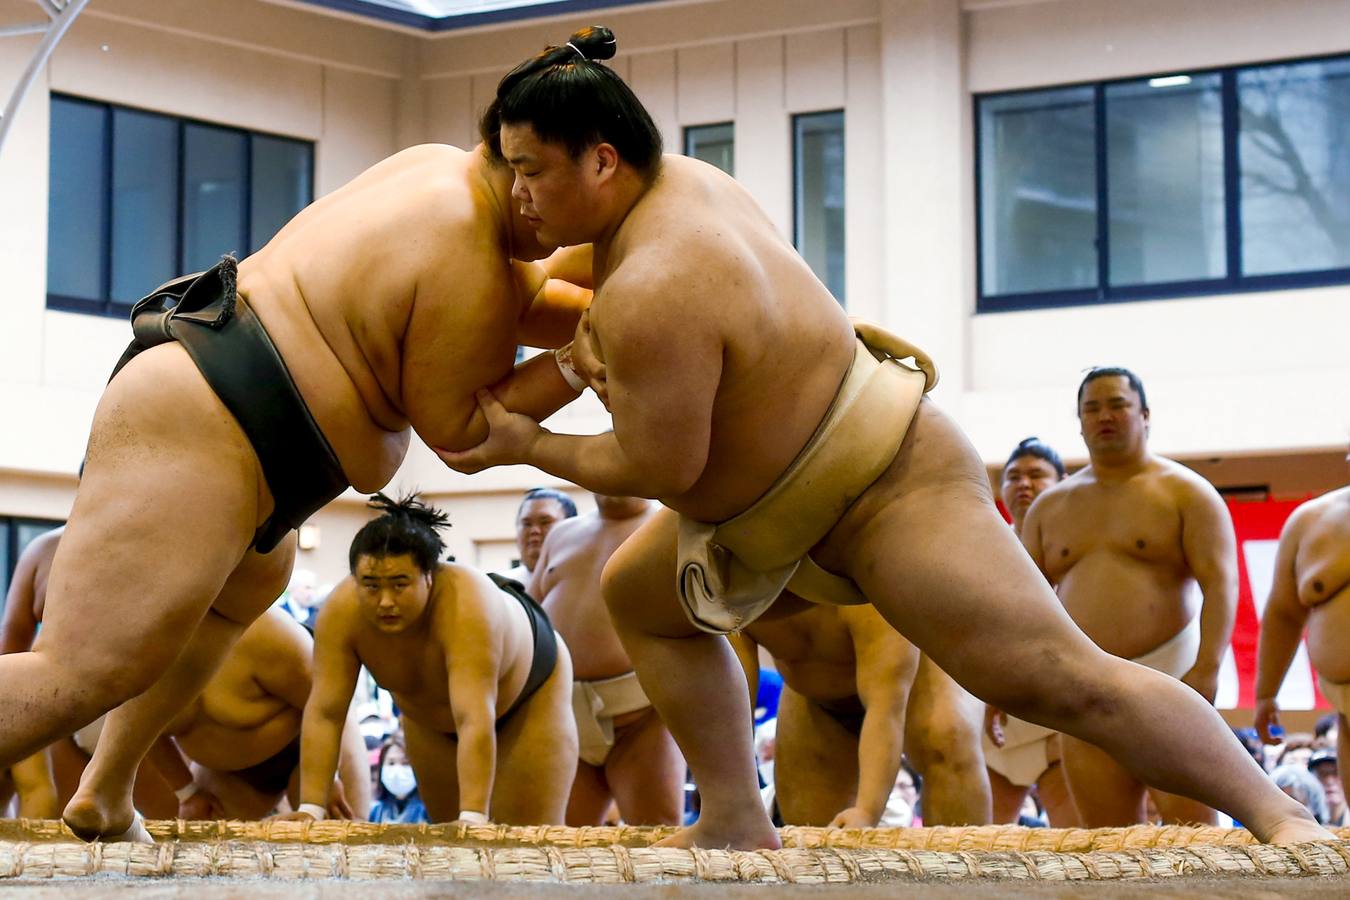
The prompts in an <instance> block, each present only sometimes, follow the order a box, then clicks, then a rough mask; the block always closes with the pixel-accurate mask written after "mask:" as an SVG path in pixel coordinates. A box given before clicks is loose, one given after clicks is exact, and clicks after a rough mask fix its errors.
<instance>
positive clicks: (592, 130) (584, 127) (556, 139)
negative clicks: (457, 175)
mask: <svg viewBox="0 0 1350 900" xmlns="http://www.w3.org/2000/svg"><path fill="white" fill-rule="evenodd" d="M618 49H619V46H618V42H617V41H615V39H614V32H612V31H610V30H609V29H608V28H605V27H604V26H603V25H594V26H591V27H590V28H583V29H581V30H580V31H578V32H576V33H575V34H573V35H572V37H571V38H570V39H569V40H568V41H566V42H565V43H564V44H562V45H561V46H558V47H548V48H546V49H545V50H544V51H543V52H542V53H540V54H538V55H537V56H534V57H532V58H530V59H527V60H526V61H525V62H523V63H521V64H520V65H518V66H516V67H515V68H514V69H512V70H511V71H510V72H508V73H507V74H506V77H505V78H503V79H502V80H501V82H500V83H499V84H498V85H497V96H496V97H495V98H494V99H493V101H492V103H491V104H490V105H489V106H488V108H487V110H486V111H485V112H484V113H483V117H482V119H481V120H480V121H479V131H480V133H481V135H482V138H483V143H484V144H485V145H486V146H487V149H488V152H489V153H490V154H491V155H492V158H493V159H495V160H499V161H500V160H502V159H503V156H502V142H501V131H502V125H504V124H508V125H530V126H532V127H533V128H534V132H535V134H537V135H538V136H539V138H540V140H543V141H545V142H548V143H560V144H562V145H564V146H565V147H566V148H567V152H568V154H569V155H570V156H571V157H572V158H573V159H576V158H577V157H578V156H580V155H581V154H582V152H583V151H585V150H586V148H587V147H592V146H594V145H596V144H599V143H607V144H611V145H613V147H614V149H615V150H617V151H618V152H619V156H620V158H622V159H623V160H624V162H626V163H628V164H629V165H631V166H633V167H634V168H635V169H637V170H638V171H639V172H640V173H642V175H643V176H644V177H645V178H648V179H650V178H653V177H655V175H656V172H657V169H659V168H660V165H661V132H660V130H659V129H658V128H657V127H656V124H655V123H654V122H653V121H652V117H651V115H650V114H649V113H648V112H647V110H646V109H645V108H644V107H643V105H642V102H641V101H640V100H638V98H637V96H636V95H635V94H634V93H633V90H632V88H630V87H629V86H628V85H627V84H625V83H624V81H623V79H622V78H620V77H619V76H618V75H616V74H615V72H614V70H613V69H611V68H609V67H608V66H603V65H600V62H599V61H600V60H605V59H612V58H613V57H614V54H615V53H616V52H617V51H618Z"/></svg>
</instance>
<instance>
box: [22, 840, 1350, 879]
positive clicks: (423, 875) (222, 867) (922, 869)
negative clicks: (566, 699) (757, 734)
mask: <svg viewBox="0 0 1350 900" xmlns="http://www.w3.org/2000/svg"><path fill="white" fill-rule="evenodd" d="M1346 873H1350V846H1347V845H1346V844H1344V843H1340V842H1338V843H1332V844H1300V845H1295V846H1285V847H1274V846H1270V845H1267V844H1251V845H1247V846H1237V847H1232V846H1224V845H1218V844H1208V845H1206V844H1193V845H1191V846H1189V847H1185V848H1180V847H1174V848H1155V849H1140V850H1126V851H1114V852H1106V851H1096V852H1092V853H1081V854H1079V853H1051V852H1046V851H1031V852H1014V853H1004V852H984V853H974V852H970V851H961V852H954V853H953V852H942V851H935V850H864V849H859V850H840V849H834V848H821V849H815V850H808V849H803V848H787V849H784V850H775V851H754V852H749V851H736V850H678V849H673V848H666V847H633V848H630V847H624V846H621V845H620V846H609V847H560V846H557V845H554V844H543V845H536V846H521V847H515V848H508V847H463V846H428V845H422V844H416V843H405V844H400V845H389V844H354V845H349V844H336V843H329V844H297V843H292V844H267V843H261V842H257V843H249V842H244V841H218V842H213V843H184V842H178V841H172V842H167V843H162V844H99V843H95V844H75V843H64V842H62V843H31V842H18V843H15V842H0V879H4V878H27V879H35V878H71V877H88V876H93V875H121V876H131V877H165V876H181V877H209V876H215V877H221V876H224V877H235V878H241V877H243V878H265V879H276V880H295V879H346V880H352V881H369V880H375V879H399V880H437V881H510V882H549V883H568V884H635V883H651V882H667V883H668V882H679V881H705V882H709V881H710V882H760V883H770V884H783V883H789V884H848V883H854V882H859V881H867V882H876V881H881V880H887V879H893V878H910V879H915V878H917V879H943V880H946V879H969V878H995V879H1011V880H1035V881H1112V880H1118V879H1139V878H1175V877H1181V876H1186V875H1206V876H1211V877H1212V876H1227V877H1242V876H1248V877H1252V876H1267V877H1271V876H1274V877H1289V876H1300V875H1344V874H1346Z"/></svg>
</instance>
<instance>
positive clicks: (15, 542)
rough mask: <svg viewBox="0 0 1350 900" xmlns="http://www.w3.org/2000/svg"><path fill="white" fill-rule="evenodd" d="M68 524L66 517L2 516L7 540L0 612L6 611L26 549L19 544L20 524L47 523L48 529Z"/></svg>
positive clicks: (0, 528)
mask: <svg viewBox="0 0 1350 900" xmlns="http://www.w3.org/2000/svg"><path fill="white" fill-rule="evenodd" d="M64 524H66V520H65V519H44V518H41V517H35V516H0V532H2V533H0V540H3V541H4V542H5V553H6V560H5V570H4V572H3V573H0V574H3V576H4V577H3V579H0V581H3V584H0V588H3V589H2V590H0V614H2V613H3V612H4V608H5V600H6V597H7V595H8V593H9V587H10V585H11V584H13V583H14V570H15V569H16V568H17V567H18V565H19V554H20V553H21V552H22V551H23V550H24V549H25V548H23V547H20V546H19V526H21V525H46V526H50V527H48V528H46V529H45V530H46V531H51V530H52V529H54V528H60V527H61V526H62V525H64Z"/></svg>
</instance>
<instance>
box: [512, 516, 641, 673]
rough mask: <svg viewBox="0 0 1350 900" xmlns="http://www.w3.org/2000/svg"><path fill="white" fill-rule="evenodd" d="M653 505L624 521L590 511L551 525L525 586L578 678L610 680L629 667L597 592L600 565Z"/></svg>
mask: <svg viewBox="0 0 1350 900" xmlns="http://www.w3.org/2000/svg"><path fill="white" fill-rule="evenodd" d="M652 512H655V507H653V508H652V510H650V511H649V512H647V513H644V514H642V515H637V516H632V517H630V518H627V519H607V518H604V517H603V516H601V515H600V514H599V513H591V514H588V515H584V516H577V517H576V518H572V519H566V520H564V521H562V522H559V523H558V524H557V525H554V526H553V529H552V530H551V531H549V533H548V539H547V540H546V541H545V542H544V550H543V555H542V556H540V558H539V563H538V566H537V567H536V574H535V577H534V578H533V579H532V583H531V587H532V588H533V589H534V590H535V591H537V593H535V594H533V596H535V597H537V599H538V600H539V602H540V603H541V604H542V605H543V607H544V611H545V612H547V613H548V617H549V619H550V620H551V621H552V622H553V627H554V629H555V630H556V631H557V632H558V633H559V634H560V635H562V636H563V639H564V640H565V641H567V646H568V647H569V648H570V649H571V651H572V654H573V655H572V665H573V672H572V674H573V677H574V678H576V679H577V680H579V681H590V680H594V679H599V678H613V677H615V676H617V675H622V674H624V673H625V672H631V671H632V670H633V664H632V663H631V662H629V660H628V654H627V653H625V652H624V649H623V644H622V643H621V642H620V641H619V635H618V633H617V632H615V630H614V626H613V624H612V623H611V622H610V619H609V610H607V609H606V608H605V601H604V598H602V597H601V595H600V575H601V573H602V572H603V571H604V569H605V563H606V562H608V561H609V558H610V557H611V556H613V555H614V551H615V550H617V549H619V545H620V544H622V543H623V542H624V541H625V540H627V539H628V536H629V535H631V534H632V533H633V532H634V531H637V529H638V527H639V526H640V525H642V523H643V522H645V521H647V519H648V518H650V516H651V514H652Z"/></svg>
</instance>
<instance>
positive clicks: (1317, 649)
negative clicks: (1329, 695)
mask: <svg viewBox="0 0 1350 900" xmlns="http://www.w3.org/2000/svg"><path fill="white" fill-rule="evenodd" d="M1308 657H1309V659H1310V660H1311V661H1312V664H1313V667H1314V668H1315V669H1317V673H1318V674H1319V675H1321V676H1322V677H1323V678H1325V679H1327V680H1328V681H1332V682H1335V683H1337V684H1344V683H1346V682H1350V586H1347V587H1345V588H1344V589H1342V590H1341V591H1340V592H1339V593H1337V594H1336V595H1335V596H1334V597H1332V598H1331V599H1330V600H1328V601H1327V602H1325V603H1320V604H1318V605H1317V606H1314V607H1313V608H1312V609H1311V610H1310V611H1309V613H1308Z"/></svg>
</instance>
